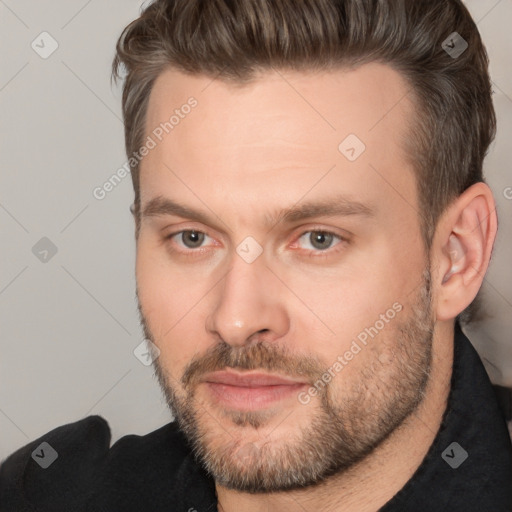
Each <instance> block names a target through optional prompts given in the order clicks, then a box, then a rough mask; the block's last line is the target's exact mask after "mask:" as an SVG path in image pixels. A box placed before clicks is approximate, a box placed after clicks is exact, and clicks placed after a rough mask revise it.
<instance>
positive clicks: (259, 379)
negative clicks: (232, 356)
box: [203, 371, 305, 388]
mask: <svg viewBox="0 0 512 512" xmlns="http://www.w3.org/2000/svg"><path fill="white" fill-rule="evenodd" d="M203 381H205V382H213V383H216V384H225V385H227V386H238V387H244V388H256V387H262V386H293V385H297V384H305V382H301V381H297V380H291V379H286V378H284V377H279V376H277V375H271V374H268V373H260V372H259V373H253V372H244V373H234V372H229V371H219V372H214V373H210V374H207V375H206V376H205V377H204V378H203Z"/></svg>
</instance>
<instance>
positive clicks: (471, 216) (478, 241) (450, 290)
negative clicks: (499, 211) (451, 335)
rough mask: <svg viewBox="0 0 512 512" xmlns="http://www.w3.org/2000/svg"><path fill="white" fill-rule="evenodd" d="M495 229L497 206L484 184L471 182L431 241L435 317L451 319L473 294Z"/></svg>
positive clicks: (484, 264)
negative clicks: (433, 263)
mask: <svg viewBox="0 0 512 512" xmlns="http://www.w3.org/2000/svg"><path fill="white" fill-rule="evenodd" d="M497 228H498V219H497V215H496V205H495V202H494V198H493V196H492V192H491V189H490V188H489V187H488V186H487V185H486V184H485V183H476V184H474V185H472V186H471V187H470V188H468V189H467V190H466V191H464V193H463V194H462V195H460V196H459V197H458V198H457V199H456V200H455V201H454V202H453V203H452V204H451V205H450V206H449V207H448V209H447V211H446V212H445V213H444V214H443V216H442V218H441V220H440V221H439V223H438V226H437V229H436V235H435V237H434V242H433V244H432V251H435V253H433V257H434V261H435V262H436V269H437V270H436V272H435V287H436V292H435V294H436V318H437V320H452V319H454V318H455V317H456V316H457V315H458V314H459V313H461V312H462V311H464V309H466V307H467V306H469V304H471V302H472V301H473V299H474V298H475V297H476V294H477V293H478V290H479V289H480V287H481V285H482V281H483V279H484V276H485V273H486V272H487V268H488V266H489V261H490V259H491V253H492V248H493V245H494V240H495V238H496V231H497Z"/></svg>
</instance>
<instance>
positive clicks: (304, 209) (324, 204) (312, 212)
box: [142, 196, 375, 227]
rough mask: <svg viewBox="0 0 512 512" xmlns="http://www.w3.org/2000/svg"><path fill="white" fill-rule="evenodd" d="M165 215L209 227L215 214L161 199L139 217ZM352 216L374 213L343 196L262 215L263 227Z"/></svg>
mask: <svg viewBox="0 0 512 512" xmlns="http://www.w3.org/2000/svg"><path fill="white" fill-rule="evenodd" d="M165 215H174V216H176V217H183V218H187V219H190V220H194V221H197V222H201V223H202V224H211V223H212V220H213V217H214V216H215V217H218V215H215V214H214V215H212V216H210V215H209V214H207V213H205V212H203V211H199V210H195V209H193V208H190V207H188V206H185V205H183V204H180V203H178V202H176V201H173V200H171V199H169V198H166V197H163V196H157V197H154V198H153V199H151V200H150V201H148V202H147V204H146V205H145V206H144V207H143V208H142V217H156V216H165ZM354 215H357V216H363V217H373V216H374V215H375V211H374V209H372V208H371V207H370V206H368V205H365V204H363V203H361V202H358V201H354V200H350V199H348V198H347V197H345V196H335V197H330V198H326V199H322V200H318V201H311V202H305V203H301V204H295V205H293V206H291V207H290V208H286V209H282V210H278V211H274V212H272V213H271V214H266V215H265V217H264V219H265V225H266V226H269V227H274V226H275V225H276V224H278V223H280V222H282V223H284V224H292V223H294V222H298V221H302V220H307V219H311V218H314V217H347V216H354ZM218 218H219V217H218Z"/></svg>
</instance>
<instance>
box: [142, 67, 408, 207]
mask: <svg viewBox="0 0 512 512" xmlns="http://www.w3.org/2000/svg"><path fill="white" fill-rule="evenodd" d="M191 102H192V103H191ZM194 102H195V103H194ZM187 104H188V105H190V104H195V106H194V107H192V108H189V107H186V108H184V105H187ZM172 116H174V119H172V120H171V123H169V120H170V119H171V117H172ZM414 121H415V119H414V104H413V100H412V91H411V88H410V86H409V84H408V82H406V80H405V79H404V78H403V77H402V76H401V75H400V74H399V73H398V72H397V71H395V70H394V69H392V68H391V67H389V66H387V65H384V64H379V63H370V64H365V65H363V66H360V67H359V68H356V69H345V68H344V69H338V70H336V71H330V72H309V73H308V72H296V71H285V70H275V71H267V72H264V73H262V74H260V75H259V76H257V77H256V78H255V79H254V80H253V81H251V82H249V83H247V84H244V85H235V84H232V83H229V82H226V81H221V80H218V79H213V78H211V77H206V76H201V75H197V76H196V75H194V76H192V75H188V74H184V73H181V72H179V71H176V70H167V71H165V72H164V73H162V74H161V75H160V76H159V77H158V79H157V80H156V81H155V84H154V87H153V90H152V92H151V95H150V98H149V103H148V110H147V116H146V136H149V137H152V138H153V139H154V140H155V142H156V145H155V147H154V149H152V150H151V151H150V152H149V154H148V155H147V156H146V157H144V159H143V161H142V164H141V197H142V200H143V202H144V198H146V199H148V200H149V199H151V198H153V197H155V195H157V194H158V195H172V191H175V193H176V194H177V195H178V196H180V195H182V193H185V194H188V195H189V196H190V199H191V201H193V202H194V204H196V205H197V204H199V203H198V201H197V199H198V198H197V197H194V194H190V193H189V192H186V191H185V188H188V189H189V190H190V189H194V190H196V191H198V194H195V196H199V197H211V196H212V195H213V196H214V195H215V193H216V192H218V193H219V194H220V195H222V196H225V195H226V190H229V189H231V190H233V191H236V194H237V195H238V196H239V198H240V199H239V200H240V205H239V206H242V204H243V203H244V201H245V200H246V199H248V198H249V197H253V196H259V197H262V195H261V194H263V193H265V200H266V201H269V200H270V199H271V198H272V197H275V199H276V205H277V204H278V203H279V202H282V201H283V200H284V199H285V198H286V196H285V194H284V192H283V190H284V189H286V190H287V191H288V192H289V195H292V196H293V198H294V199H295V200H297V199H299V197H300V195H301V192H303V193H305V192H306V190H307V189H310V190H311V189H313V188H316V190H317V191H318V192H319V193H320V191H321V190H322V189H323V191H326V190H329V189H331V188H332V187H337V188H340V187H341V188H345V189H346V192H347V193H348V195H352V196H353V195H358V196H368V198H369V199H371V197H370V196H372V194H373V195H376V194H377V195H378V194H379V193H380V194H381V195H382V192H383V191H385V190H384V189H385V188H386V187H384V188H383V185H384V184H385V183H387V188H388V189H389V190H388V192H390V193H392V194H394V195H396V196H397V197H400V196H404V195H405V197H409V202H415V198H414V197H413V196H414V195H415V192H414V187H413V185H414V177H413V174H412V172H411V169H412V166H411V165H410V162H409V160H408V158H407V155H406V154H405V151H404V150H403V141H404V140H405V139H406V137H407V134H408V131H409V129H408V127H409V124H410V123H411V122H414ZM166 123H167V124H166ZM159 127H160V130H159ZM163 127H164V128H165V127H166V129H164V130H163V129H162V128H163ZM155 130H156V132H155ZM155 133H157V134H159V135H160V137H161V140H159V139H158V138H157V137H156V136H155ZM354 153H355V156H356V157H357V156H358V154H359V153H361V156H359V157H358V158H357V159H355V160H351V158H349V157H353V156H354ZM330 169H334V170H335V172H330V173H329V172H328V171H329V170H330ZM326 174H328V176H327V178H325V179H324V178H322V176H326ZM319 180H321V183H320V182H319ZM315 183H319V184H318V185H315ZM166 185H168V189H167V192H169V194H165V193H163V194H162V190H163V189H162V186H164V188H165V186H166ZM372 187H373V188H372ZM178 190H179V192H177V191H178ZM265 191H266V192H265ZM221 192H224V193H223V194H221ZM244 192H245V193H247V197H245V198H244ZM251 194H252V196H251ZM175 197H176V195H175ZM233 200H234V199H233ZM401 201H403V197H402V199H401Z"/></svg>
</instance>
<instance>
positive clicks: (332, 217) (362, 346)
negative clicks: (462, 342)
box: [114, 0, 496, 492]
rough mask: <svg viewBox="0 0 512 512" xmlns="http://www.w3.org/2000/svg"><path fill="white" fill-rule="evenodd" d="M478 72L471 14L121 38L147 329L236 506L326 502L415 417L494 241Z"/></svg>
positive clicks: (170, 13) (337, 13)
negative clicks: (266, 496) (251, 495)
mask: <svg viewBox="0 0 512 512" xmlns="http://www.w3.org/2000/svg"><path fill="white" fill-rule="evenodd" d="M454 31H457V32H458V33H459V34H460V36H462V38H463V39H464V40H465V41H466V42H467V43H468V47H467V49H466V50H465V51H464V52H463V53H462V54H461V55H458V56H457V57H456V58H454V57H453V55H450V54H449V52H448V51H446V50H445V49H443V46H444V47H445V48H446V45H443V42H444V41H445V40H446V39H447V38H449V36H450V35H451V34H452V33H453V32H454ZM449 41H450V40H449ZM450 44H451V43H450ZM487 64H488V63H487V57H486V53H485V50H484V47H483V45H482V42H481V40H480V37H479V34H478V31H477V29H476V26H475V24H474V23H473V21H472V20H471V18H470V16H469V14H468V12H467V10H466V9H465V8H464V6H463V5H462V4H461V3H460V2H459V1H457V0H452V1H446V0H439V1H437V0H416V1H415V2H406V1H401V0H363V1H361V0H357V1H356V0H353V1H351V0H345V1H342V0H338V1H334V0H330V1H329V0H323V1H318V0H316V1H314V2H313V1H304V2H292V1H291V0H290V1H289V2H288V1H284V2H283V1H280V2H274V1H270V0H269V1H263V0H247V1H244V2H231V1H228V0H210V1H208V2H199V1H196V0H182V1H180V0H174V1H170V0H168V1H155V2H153V3H151V4H150V5H148V6H147V7H146V8H145V10H144V12H143V13H142V15H141V17H140V18H139V19H137V20H135V21H134V22H133V23H131V24H130V25H129V26H128V27H127V28H126V29H125V31H124V32H123V34H122V36H121V38H120V39H119V41H118V45H117V55H116V58H115V61H114V72H115V73H117V76H119V73H120V69H121V67H124V69H125V72H126V74H125V77H124V79H125V81H124V91H123V114H124V120H125V134H126V140H125V141H126V149H127V154H128V156H129V157H132V158H133V160H131V161H130V163H132V161H133V166H132V179H133V185H134V190H135V199H134V205H133V213H134V218H135V226H136V239H137V294H138V301H139V310H140V314H141V321H142V325H143V329H144V333H145V336H146V338H148V339H150V340H151V341H153V342H154V343H155V344H156V345H157V346H158V347H159V349H160V351H161V354H160V357H159V358H158V359H156V360H155V370H156V374H157V377H158V379H159V382H160V384H161V386H162V389H163V390H164V393H165V395H166V397H167V399H168V402H169V405H170V406H171V408H172V410H173V412H174V413H175V415H176V417H177V419H178V421H179V422H180V425H181V427H182V429H183V430H184V432H185V433H186V434H187V436H188V437H189V439H190V440H191V442H192V444H193V446H194V448H195V451H196V454H197V455H198V456H199V458H200V459H201V460H202V461H203V462H204V464H205V465H206V466H207V467H208V469H209V470H210V471H211V472H212V473H213V475H214V476H215V477H216V479H217V481H219V482H220V483H222V484H223V485H226V486H228V487H233V488H237V489H241V490H248V491H251V492H269V491H272V490H285V489H291V488H294V487H300V486H305V485H313V484H315V483H317V482H320V481H322V479H325V478H326V477H327V476H329V475H331V474H334V473H337V472H340V471H343V470H344V469H347V468H349V467H351V466H352V465H353V464H355V463H357V462H358V461H360V460H361V459H363V458H364V457H365V456H367V455H368V454H369V453H371V452H372V451H373V450H374V449H375V448H376V447H378V446H379V445H380V444H381V443H382V442H384V440H385V439H386V438H387V437H388V436H389V435H390V434H392V433H393V432H394V431H395V430H396V429H397V428H398V427H399V426H400V425H401V424H402V423H403V422H404V421H405V420H406V419H407V418H408V417H409V416H410V415H411V414H412V413H413V412H414V411H415V409H416V408H417V407H418V406H419V404H420V403H421V401H422V399H423V397H424V394H425V390H426V388H427V385H428V380H429V375H430V370H431V365H432V359H433V357H432V355H433V347H434V340H435V333H436V330H437V327H438V325H439V324H440V323H443V325H444V324H451V325H453V322H454V320H455V318H456V317H457V316H459V315H461V313H463V312H464V311H466V312H467V311H468V308H469V307H470V305H471V304H472V303H474V299H475V297H476V295H477V292H478V290H479V288H480V285H481V282H482V279H483V275H484V274H485V271H486V269H487V264H488V261H489V258H490V254H491V250H492V243H493V240H494V235H495V231H496V216H495V213H494V208H493V201H492V195H491V194H490V191H489V189H488V187H487V186H486V185H485V183H484V182H483V177H482V163H483V159H484V156H485V153H486V151H487V149H488V146H489V144H490V142H491V140H492V138H493V136H494V130H495V116H494V111H493V107H492V100H491V88H490V80H489V76H488V72H487ZM142 148H144V149H145V150H144V151H142ZM135 155H136V156H135ZM220 370H228V371H235V372H238V373H241V372H249V373H246V374H247V375H249V374H254V372H257V371H259V372H266V373H270V374H273V375H279V376H280V377H284V378H286V379H288V381H289V382H288V384H290V382H293V386H292V385H286V386H281V387H279V386H277V387H276V388H275V390H274V392H275V393H277V394H278V396H276V395H275V394H274V395H272V396H269V395H268V393H267V394H265V393H262V394H259V395H258V394H255V395H254V396H253V394H251V393H246V394H240V392H239V390H238V391H237V393H238V394H237V393H234V392H233V391H232V388H229V386H227V387H226V386H225V385H224V386H223V387H222V385H220V384H219V383H218V382H214V381H212V380H211V379H210V377H211V376H212V375H213V374H215V372H218V371H220ZM228 373H229V372H228ZM209 379H210V380H209ZM214 380H215V379H214ZM322 383H323V384H322ZM235 395H236V396H235ZM241 397H242V398H244V399H243V400H242V399H241ZM255 397H256V398H255ZM312 454H313V455H312ZM248 462H249V464H248Z"/></svg>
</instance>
